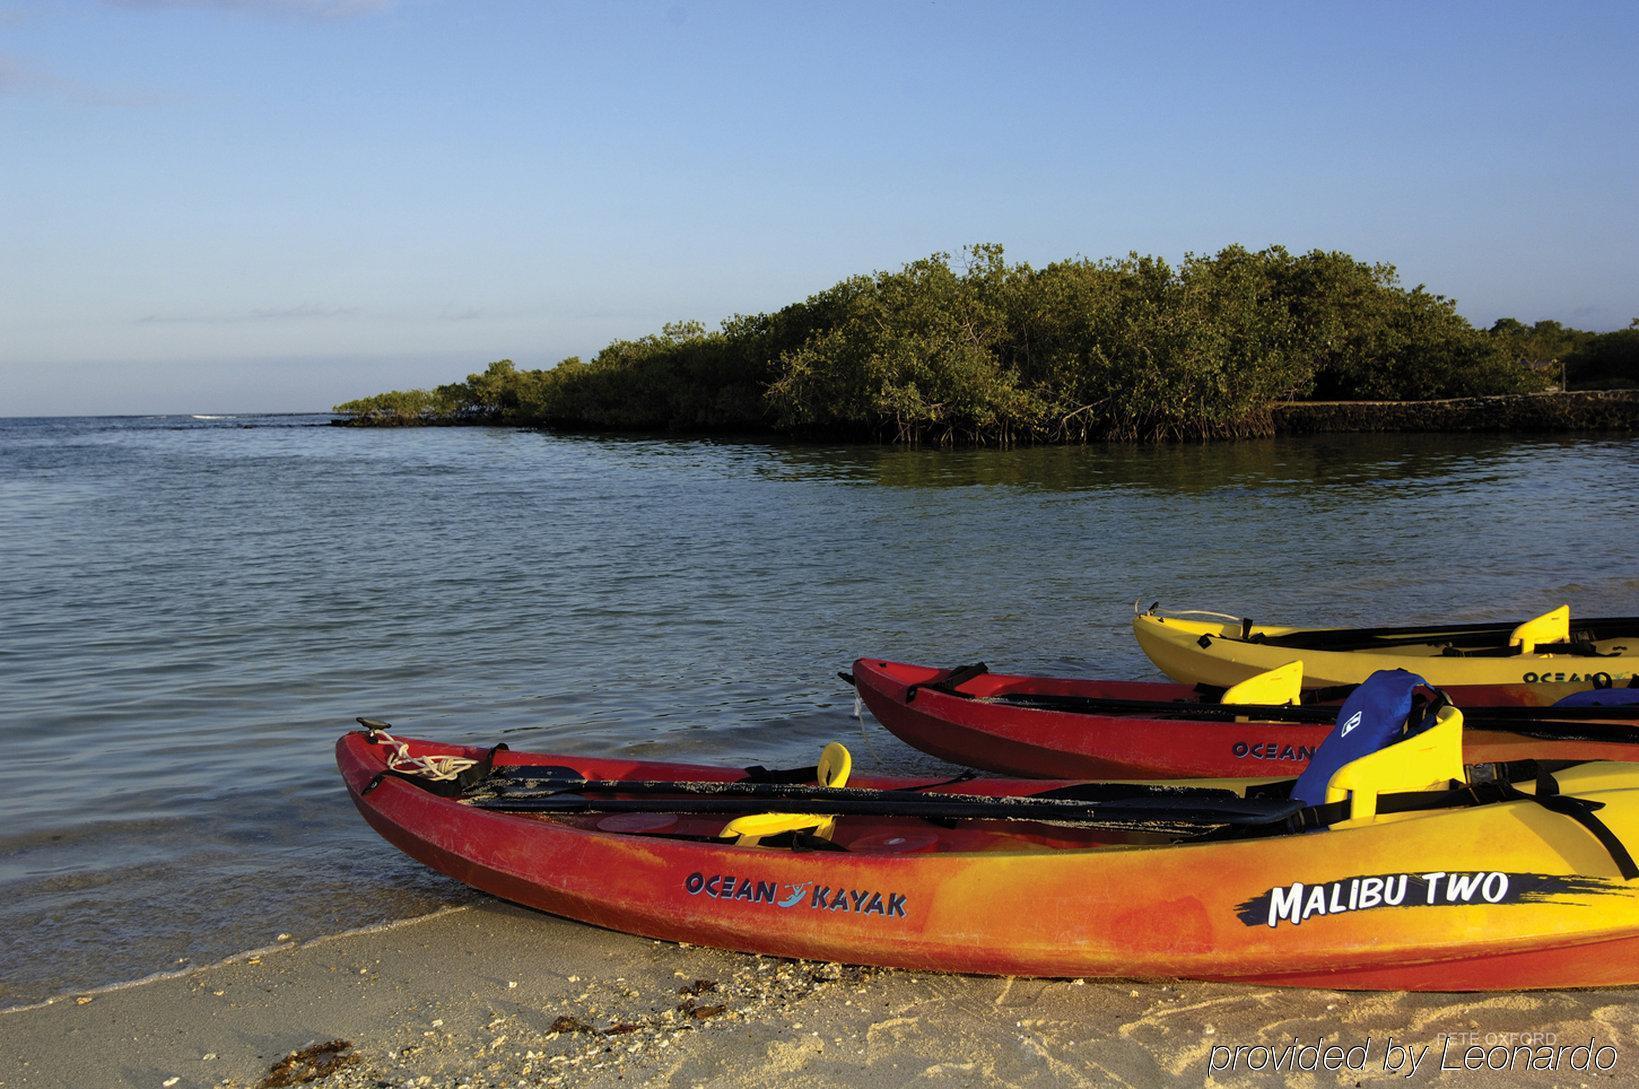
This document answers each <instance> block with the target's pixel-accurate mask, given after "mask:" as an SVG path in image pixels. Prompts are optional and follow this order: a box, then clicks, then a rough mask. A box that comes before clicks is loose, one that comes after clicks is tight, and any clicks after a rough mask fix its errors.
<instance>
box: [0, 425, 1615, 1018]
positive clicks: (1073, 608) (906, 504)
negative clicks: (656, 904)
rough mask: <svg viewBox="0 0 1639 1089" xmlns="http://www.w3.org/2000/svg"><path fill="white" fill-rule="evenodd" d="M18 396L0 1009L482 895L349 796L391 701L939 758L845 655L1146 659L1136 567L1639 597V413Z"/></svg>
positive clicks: (794, 757) (1162, 592)
mask: <svg viewBox="0 0 1639 1089" xmlns="http://www.w3.org/2000/svg"><path fill="white" fill-rule="evenodd" d="M328 419H329V418H328V417H325V416H311V417H301V416H296V417H291V416H273V417H262V416H241V417H233V416H226V417H215V418H206V419H201V418H195V417H160V418H127V417H121V418H97V419H92V418H81V419H47V420H24V419H11V420H0V741H3V744H4V753H5V759H4V761H3V763H0V767H3V768H4V770H3V772H0V782H3V784H4V789H3V790H0V1006H5V1005H13V1004H17V1003H22V1002H27V1001H32V1000H37V999H39V998H41V997H44V996H48V995H51V994H57V993H62V992H66V991H70V990H74V989H78V988H84V987H88V986H92V985H95V984H99V983H106V982H112V981H116V980H121V979H128V978H134V977H137V976H141V975H144V974H147V973H150V972H154V971H159V970H164V969H168V968H173V967H177V966H179V965H185V964H187V963H192V962H203V961H208V960H211V959H214V958H217V957H220V956H223V955H227V954H229V953H232V952H235V951H237V950H240V949H245V948H249V947H253V946H258V945H263V944H266V943H268V942H270V941H272V940H273V939H274V938H275V936H276V935H278V934H281V933H288V934H293V935H295V936H297V937H298V938H308V937H313V936H316V935H318V934H323V933H328V932H332V931H335V930H339V929H344V928H347V927H352V926H358V925H362V924H366V923H371V922H377V921H382V920H386V919H390V918H395V917H402V916H407V915H412V914H417V913H421V912H424V911H427V910H430V909H433V908H435V907H437V906H439V905H442V904H447V903H454V902H461V901H463V900H466V899H468V898H469V897H470V896H471V895H472V894H469V893H467V892H465V891H464V890H462V889H461V888H460V887H459V886H457V885H455V884H454V883H452V882H450V881H447V880H445V879H443V878H441V877H438V876H436V875H434V874H431V873H429V872H426V871H424V870H422V869H421V868H420V867H419V866H417V865H416V864H415V863H413V862H411V861H410V860H409V859H407V858H405V857H403V856H401V855H400V854H399V853H398V852H397V851H395V850H394V849H392V848H391V847H389V846H388V845H387V844H386V843H384V842H383V841H381V840H379V839H378V838H377V837H376V836H375V834H374V833H373V832H371V831H370V830H369V829H368V828H366V827H365V825H364V823H363V822H362V820H360V819H359V817H358V816H357V814H356V812H355V811H354V810H353V808H352V805H351V804H350V802H349V801H348V799H347V797H346V794H345V792H344V791H343V790H342V788H341V786H340V783H339V780H338V778H337V776H336V774H335V767H334V763H333V759H332V746H333V744H334V742H335V739H336V738H337V736H338V735H340V734H341V733H342V732H343V731H345V730H347V729H349V728H350V727H351V726H352V719H353V717H354V716H355V715H369V716H373V717H377V718H384V719H387V720H388V721H390V722H392V723H394V725H395V727H396V728H397V729H398V730H399V731H400V732H403V733H405V734H409V735H420V736H432V737H439V738H449V739H460V740H467V741H477V742H484V743H491V742H494V741H498V740H506V741H508V742H510V743H511V744H512V745H513V746H514V747H515V748H521V747H526V746H527V747H531V748H537V749H543V750H549V751H560V752H576V751H581V752H603V753H607V752H620V753H628V754H633V755H647V756H677V757H685V758H691V759H702V760H720V761H724V762H732V763H737V764H738V763H752V762H762V763H787V762H801V761H805V760H808V759H812V758H813V757H814V756H815V754H817V752H818V750H819V748H820V746H821V745H822V744H823V743H824V742H825V741H827V740H831V739H836V738H840V739H843V740H845V741H846V742H848V743H849V744H850V746H851V747H852V748H853V749H854V750H855V755H856V760H857V761H858V762H859V763H860V764H861V765H863V766H869V767H877V768H887V769H895V770H912V769H916V770H932V769H933V768H935V767H937V766H938V765H937V764H936V763H935V762H934V761H932V760H930V759H929V758H926V757H923V756H921V755H919V754H917V753H915V752H913V751H912V750H910V749H908V748H906V747H905V746H903V745H902V744H900V743H899V742H897V741H896V740H894V739H893V738H891V737H889V736H888V735H886V734H885V733H884V732H882V731H881V729H880V728H878V727H876V726H875V725H874V724H873V723H870V722H869V721H868V720H867V721H866V722H865V723H860V722H857V721H855V720H854V719H853V718H852V717H851V711H852V707H853V700H852V694H851V691H850V690H849V689H847V688H846V687H845V686H843V685H842V684H841V682H839V681H838V680H837V679H836V677H835V673H836V671H837V670H839V669H845V668H846V667H847V666H848V664H849V662H850V661H851V660H852V659H853V658H855V657H858V656H861V655H866V654H870V655H886V656H895V657H900V658H903V659H907V660H913V661H914V660H920V661H929V662H934V663H948V664H954V663H957V662H966V661H972V660H976V659H981V658H982V659H984V660H986V661H988V662H989V663H990V664H991V665H992V666H993V667H995V668H998V669H1001V668H1006V669H1016V670H1037V671H1043V672H1063V673H1070V674H1082V675H1102V676H1111V677H1130V678H1143V677H1153V676H1155V673H1154V671H1153V670H1152V669H1151V668H1150V666H1149V665H1148V663H1147V661H1146V660H1145V659H1144V658H1143V656H1142V655H1141V654H1140V653H1139V651H1138V650H1137V648H1136V646H1134V645H1133V643H1132V641H1131V638H1130V635H1129V632H1128V627H1127V624H1128V617H1129V616H1130V610H1131V606H1132V603H1133V601H1134V600H1135V599H1142V600H1143V602H1144V603H1145V604H1148V603H1149V602H1151V601H1154V600H1160V601H1161V602H1162V604H1163V605H1167V606H1172V607H1177V608H1213V609H1220V610H1224V611H1228V612H1232V613H1237V614H1244V615H1252V616H1255V617H1260V618H1268V619H1287V620H1291V621H1295V622H1307V623H1317V624H1319V623H1335V624H1372V623H1389V622H1416V621H1421V620H1432V619H1436V618H1442V617H1453V618H1460V619H1468V620H1483V619H1494V618H1507V617H1513V616H1523V615H1526V614H1528V613H1533V612H1536V611H1540V610H1542V609H1546V608H1548V607H1550V606H1552V605H1556V604H1559V603H1561V602H1568V603H1569V604H1570V605H1571V607H1572V609H1573V611H1574V612H1576V613H1579V614H1581V615H1616V614H1633V613H1639V562H1636V557H1639V549H1636V547H1635V536H1636V532H1639V488H1636V487H1635V483H1636V480H1639V440H1635V439H1631V438H1622V437H1614V438H1599V437H1583V438H1542V437H1532V438H1516V437H1508V436H1468V437H1445V436H1425V435H1389V436H1352V435H1351V436H1318V437H1311V438H1287V439H1278V440H1269V441H1254V442H1241V443H1234V444H1219V445H1206V446H1195V445H1180V446H1167V447H1156V448H1129V447H1102V446H1095V447H1088V448H1050V449H1026V450H1014V451H993V450H958V451H939V450H907V449H894V448H886V447H874V446H821V445H796V444H790V445H782V444H767V443H751V442H724V441H671V440H661V439H642V438H598V437H581V436H560V435H549V434H542V433H537V432H525V431H514V430H509V429H428V430H356V429H349V428H336V427H330V426H327V423H328Z"/></svg>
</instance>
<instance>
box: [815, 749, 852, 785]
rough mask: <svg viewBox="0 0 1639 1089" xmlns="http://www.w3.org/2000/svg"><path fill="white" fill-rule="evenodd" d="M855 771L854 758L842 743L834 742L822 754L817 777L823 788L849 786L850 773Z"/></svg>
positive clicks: (816, 770) (816, 772)
mask: <svg viewBox="0 0 1639 1089" xmlns="http://www.w3.org/2000/svg"><path fill="white" fill-rule="evenodd" d="M853 770H854V758H853V755H852V754H851V753H849V752H848V749H847V747H846V746H844V745H843V744H842V742H840V741H833V742H831V743H830V744H829V745H827V746H825V748H824V749H823V750H822V751H821V752H820V758H819V766H818V767H817V768H815V769H814V773H815V777H816V778H817V779H819V785H820V786H822V787H840V786H847V785H848V773H849V772H851V771H853Z"/></svg>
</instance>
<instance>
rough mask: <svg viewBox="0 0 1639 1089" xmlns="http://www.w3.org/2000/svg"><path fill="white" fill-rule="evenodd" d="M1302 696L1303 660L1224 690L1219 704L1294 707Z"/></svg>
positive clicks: (1292, 662) (1281, 666)
mask: <svg viewBox="0 0 1639 1089" xmlns="http://www.w3.org/2000/svg"><path fill="white" fill-rule="evenodd" d="M1302 694H1303V659H1301V658H1299V659H1297V660H1295V661H1291V662H1287V663H1286V664H1285V665H1279V666H1276V667H1275V668H1274V669H1271V670H1268V671H1267V672H1264V673H1259V674H1257V675H1256V676H1252V677H1248V678H1247V679H1246V680H1244V681H1242V682H1241V683H1240V684H1236V685H1231V686H1230V687H1229V688H1227V689H1225V690H1224V694H1223V696H1222V697H1221V698H1220V699H1219V700H1218V702H1219V703H1231V704H1233V703H1258V704H1263V705H1264V706H1278V705H1280V704H1288V703H1289V704H1291V705H1292V706H1293V707H1296V706H1297V705H1298V702H1299V697H1300V696H1301V695H1302Z"/></svg>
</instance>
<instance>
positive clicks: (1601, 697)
mask: <svg viewBox="0 0 1639 1089" xmlns="http://www.w3.org/2000/svg"><path fill="white" fill-rule="evenodd" d="M1636 705H1639V688H1635V687H1633V686H1632V685H1628V686H1627V687H1625V688H1590V689H1588V691H1586V692H1575V693H1572V694H1571V695H1569V696H1566V697H1565V698H1564V699H1562V700H1558V701H1556V702H1555V703H1554V706H1555V707H1633V706H1636Z"/></svg>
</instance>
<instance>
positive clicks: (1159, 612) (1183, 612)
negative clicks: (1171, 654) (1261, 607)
mask: <svg viewBox="0 0 1639 1089" xmlns="http://www.w3.org/2000/svg"><path fill="white" fill-rule="evenodd" d="M1143 603H1144V599H1143V598H1139V599H1138V600H1137V601H1135V602H1133V615H1134V616H1170V617H1172V618H1174V619H1176V620H1182V619H1184V618H1185V617H1187V616H1208V617H1211V618H1212V619H1214V620H1230V621H1233V622H1234V623H1236V624H1245V623H1246V618H1245V617H1240V616H1230V615H1229V614H1228V613H1215V612H1213V611H1212V610H1211V609H1163V608H1161V607H1160V602H1157V603H1156V604H1154V605H1151V606H1150V607H1149V608H1148V609H1145V608H1142V605H1143Z"/></svg>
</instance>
